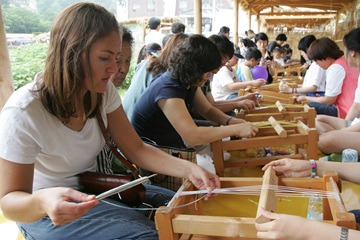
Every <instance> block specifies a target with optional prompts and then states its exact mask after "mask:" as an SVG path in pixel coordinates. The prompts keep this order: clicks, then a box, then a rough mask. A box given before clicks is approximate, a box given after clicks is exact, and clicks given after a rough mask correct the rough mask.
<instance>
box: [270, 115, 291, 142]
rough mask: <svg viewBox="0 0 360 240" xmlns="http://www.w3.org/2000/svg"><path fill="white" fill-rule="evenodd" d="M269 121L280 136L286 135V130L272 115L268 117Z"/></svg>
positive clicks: (284, 136)
mask: <svg viewBox="0 0 360 240" xmlns="http://www.w3.org/2000/svg"><path fill="white" fill-rule="evenodd" d="M269 122H270V123H271V126H272V127H273V128H274V129H275V131H276V132H277V134H278V135H279V136H280V137H282V138H286V137H287V133H286V130H285V129H284V128H283V127H282V126H281V125H280V124H279V123H278V122H277V121H276V120H275V118H274V117H269Z"/></svg>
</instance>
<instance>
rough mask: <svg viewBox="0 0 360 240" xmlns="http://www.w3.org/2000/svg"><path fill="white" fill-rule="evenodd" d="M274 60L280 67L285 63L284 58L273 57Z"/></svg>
mask: <svg viewBox="0 0 360 240" xmlns="http://www.w3.org/2000/svg"><path fill="white" fill-rule="evenodd" d="M274 60H275V61H276V62H277V63H278V64H279V66H280V67H283V66H284V65H285V61H284V58H274Z"/></svg>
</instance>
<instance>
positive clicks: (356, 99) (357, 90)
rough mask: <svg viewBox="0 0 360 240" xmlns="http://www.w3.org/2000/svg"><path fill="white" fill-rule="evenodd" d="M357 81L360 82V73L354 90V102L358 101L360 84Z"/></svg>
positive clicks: (359, 99)
mask: <svg viewBox="0 0 360 240" xmlns="http://www.w3.org/2000/svg"><path fill="white" fill-rule="evenodd" d="M359 83H360V75H359V78H358V87H357V88H356V91H355V99H354V102H356V103H360V89H359V87H360V85H359Z"/></svg>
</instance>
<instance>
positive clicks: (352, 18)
mask: <svg viewBox="0 0 360 240" xmlns="http://www.w3.org/2000/svg"><path fill="white" fill-rule="evenodd" d="M357 5H358V0H354V1H353V3H352V6H351V11H350V22H349V23H350V24H349V27H350V28H349V29H350V30H352V29H353V28H354V26H355V10H356V6H357Z"/></svg>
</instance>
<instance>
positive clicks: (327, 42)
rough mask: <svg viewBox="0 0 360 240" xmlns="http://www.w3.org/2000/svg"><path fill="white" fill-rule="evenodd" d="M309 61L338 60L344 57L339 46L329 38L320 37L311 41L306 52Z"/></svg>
mask: <svg viewBox="0 0 360 240" xmlns="http://www.w3.org/2000/svg"><path fill="white" fill-rule="evenodd" d="M307 55H308V57H309V59H310V60H314V61H316V60H325V59H326V58H328V57H330V58H332V59H335V60H336V59H338V58H340V57H341V56H343V55H344V52H343V51H341V50H340V48H339V46H338V45H337V44H336V43H335V42H334V41H333V40H331V39H330V38H327V37H322V38H319V39H317V40H315V41H313V42H312V43H311V45H310V47H309V50H308V51H307Z"/></svg>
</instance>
